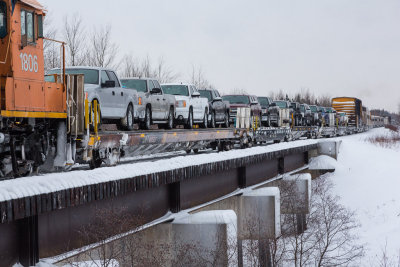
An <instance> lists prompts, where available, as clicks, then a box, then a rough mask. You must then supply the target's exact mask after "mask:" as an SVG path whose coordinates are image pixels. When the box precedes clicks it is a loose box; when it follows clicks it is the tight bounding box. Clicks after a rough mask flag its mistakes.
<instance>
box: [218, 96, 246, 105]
mask: <svg viewBox="0 0 400 267" xmlns="http://www.w3.org/2000/svg"><path fill="white" fill-rule="evenodd" d="M222 99H223V100H224V101H229V103H231V104H250V100H249V97H248V96H246V95H225V96H223V97H222Z"/></svg>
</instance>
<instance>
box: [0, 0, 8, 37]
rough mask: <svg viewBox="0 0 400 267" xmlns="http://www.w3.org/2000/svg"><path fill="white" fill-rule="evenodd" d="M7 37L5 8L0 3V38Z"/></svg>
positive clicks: (4, 5)
mask: <svg viewBox="0 0 400 267" xmlns="http://www.w3.org/2000/svg"><path fill="white" fill-rule="evenodd" d="M6 36H7V6H6V3H5V2H3V1H0V38H4V37H6Z"/></svg>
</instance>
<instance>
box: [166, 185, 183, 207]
mask: <svg viewBox="0 0 400 267" xmlns="http://www.w3.org/2000/svg"><path fill="white" fill-rule="evenodd" d="M168 191H169V207H170V210H171V212H173V213H176V212H180V211H181V183H180V182H175V183H172V184H169V185H168Z"/></svg>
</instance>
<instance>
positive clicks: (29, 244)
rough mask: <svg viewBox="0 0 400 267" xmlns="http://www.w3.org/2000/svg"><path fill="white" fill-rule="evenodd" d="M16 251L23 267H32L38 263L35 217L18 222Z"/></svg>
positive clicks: (36, 220)
mask: <svg viewBox="0 0 400 267" xmlns="http://www.w3.org/2000/svg"><path fill="white" fill-rule="evenodd" d="M18 250H19V261H20V263H21V264H22V265H23V266H34V265H36V263H38V262H39V239H38V217H37V215H35V216H31V217H27V218H24V219H21V220H19V221H18Z"/></svg>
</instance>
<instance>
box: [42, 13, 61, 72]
mask: <svg viewBox="0 0 400 267" xmlns="http://www.w3.org/2000/svg"><path fill="white" fill-rule="evenodd" d="M43 23H44V25H43V30H44V36H45V37H47V38H49V39H56V38H57V30H56V28H55V27H53V26H52V17H51V15H47V16H46V17H45V18H44V21H43ZM60 51H61V50H60V45H59V44H57V43H55V42H52V41H49V40H44V41H43V55H44V70H45V71H47V70H49V69H52V68H57V67H60V60H61V59H60Z"/></svg>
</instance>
